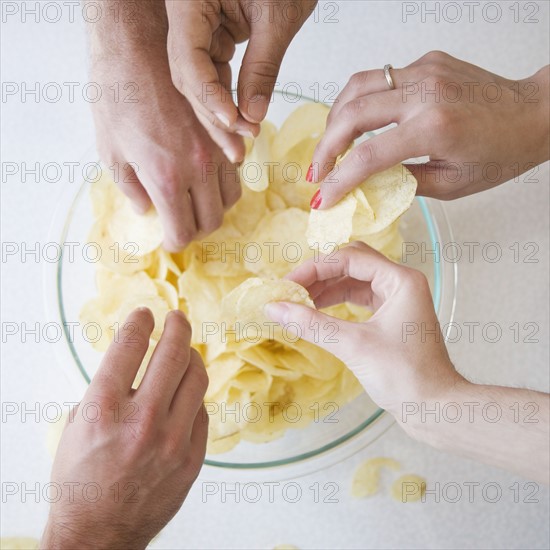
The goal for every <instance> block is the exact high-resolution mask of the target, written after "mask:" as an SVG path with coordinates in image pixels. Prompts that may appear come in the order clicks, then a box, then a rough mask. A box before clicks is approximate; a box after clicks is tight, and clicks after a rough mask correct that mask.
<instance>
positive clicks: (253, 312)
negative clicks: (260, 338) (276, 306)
mask: <svg viewBox="0 0 550 550" xmlns="http://www.w3.org/2000/svg"><path fill="white" fill-rule="evenodd" d="M269 302H295V303H298V304H303V305H306V306H308V307H312V308H314V307H315V305H314V304H313V301H312V300H311V298H310V297H309V294H308V292H307V290H306V289H305V288H304V287H302V286H300V285H299V284H298V283H295V282H294V281H286V280H270V279H260V278H255V277H251V278H250V279H247V280H246V281H244V282H243V283H242V284H241V285H239V286H238V287H237V288H235V289H234V290H233V291H231V292H230V293H229V294H228V295H227V296H226V297H225V298H224V299H223V302H222V317H223V318H224V319H227V320H229V321H231V322H233V323H235V322H236V321H240V322H242V323H258V324H259V325H263V324H264V323H268V324H269V323H273V321H272V320H271V319H269V318H268V317H267V316H266V315H265V313H264V306H265V305H266V304H268V303H269Z"/></svg>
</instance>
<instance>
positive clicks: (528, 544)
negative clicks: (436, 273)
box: [1, 0, 549, 548]
mask: <svg viewBox="0 0 550 550" xmlns="http://www.w3.org/2000/svg"><path fill="white" fill-rule="evenodd" d="M3 4H4V6H3V9H4V8H5V4H7V2H3ZM34 4H35V2H29V3H28V5H30V6H31V7H32V6H33V5H34ZM43 4H44V3H43ZM60 4H61V3H60ZM328 4H330V3H328ZM332 4H334V3H332ZM422 4H423V3H417V4H416V5H417V7H418V8H419V9H420V8H422ZM433 4H434V3H433V2H429V3H428V4H427V6H428V7H433ZM446 4H448V3H447V2H441V3H440V6H441V9H442V10H444V8H445V5H446ZM474 4H477V3H474ZM490 4H491V3H490ZM492 4H498V5H499V6H500V8H501V17H500V20H498V21H496V22H493V23H491V22H489V21H488V20H487V19H489V18H495V17H496V16H495V14H496V13H497V12H496V11H494V10H495V8H494V7H493V8H490V10H488V11H486V12H485V17H484V13H483V11H482V8H481V5H477V6H474V8H473V9H474V12H473V21H472V22H470V21H469V18H468V12H467V9H466V7H465V6H464V5H463V4H461V6H462V9H463V13H462V17H461V18H460V20H459V21H458V22H457V23H450V22H447V21H445V19H444V17H443V15H447V16H448V18H449V17H454V16H455V13H456V12H454V11H449V12H443V13H442V14H441V15H442V17H441V19H440V21H439V23H437V22H434V16H426V22H422V19H421V16H420V13H419V14H417V15H415V16H410V17H409V18H408V19H407V20H406V21H405V22H404V21H403V17H402V9H403V6H402V3H401V2H392V1H390V2H371V1H361V0H360V1H353V2H352V1H346V2H338V3H337V4H336V5H337V8H338V9H337V13H335V14H334V16H333V19H334V20H336V22H332V23H329V22H324V19H325V18H327V16H328V14H329V13H332V11H334V10H333V9H332V8H330V9H329V8H328V7H327V6H326V3H325V4H324V5H321V7H320V8H319V12H318V14H319V16H318V19H319V22H316V21H315V20H314V19H313V18H312V19H311V20H310V21H308V23H306V25H305V26H304V28H303V30H302V31H301V32H300V34H299V35H298V36H297V38H296V39H295V41H294V42H293V44H292V46H291V47H290V49H289V51H288V54H287V56H286V58H285V61H284V64H283V67H282V70H281V75H280V82H281V85H283V84H284V83H287V82H297V83H299V84H300V86H301V87H302V89H303V91H304V94H306V95H308V94H309V93H310V92H311V90H309V87H310V86H312V85H313V83H315V82H318V83H320V85H321V87H322V86H323V84H325V83H327V82H335V83H337V84H338V85H339V86H343V85H344V84H345V83H346V81H347V79H348V78H349V76H350V75H351V74H352V73H354V72H356V71H359V70H362V69H367V68H380V67H382V66H383V65H384V64H385V63H392V64H393V65H394V67H401V66H404V65H407V64H408V63H410V62H412V61H413V60H415V59H417V58H418V57H420V56H421V55H422V54H424V53H426V52H428V51H430V50H433V49H439V50H444V51H447V52H449V53H450V54H452V55H455V56H457V57H460V58H462V59H466V60H468V61H470V62H472V63H475V64H479V65H481V66H484V67H486V68H487V69H489V70H491V71H493V72H495V73H497V74H500V75H503V76H506V77H509V78H524V77H527V76H529V75H532V74H533V73H534V72H535V71H536V70H537V69H538V68H540V67H541V66H543V65H545V64H547V63H548V62H549V60H548V58H549V38H548V26H549V9H548V2H544V1H543V2H530V3H526V2H521V3H520V11H519V14H520V22H515V21H514V11H512V10H511V9H510V7H511V6H512V4H513V3H512V2H498V3H495V2H492ZM526 4H532V5H533V6H535V8H536V13H535V15H534V18H535V19H538V23H525V22H523V19H524V18H525V17H526V15H527V13H529V12H530V11H531V9H529V10H526V9H525V8H526ZM409 5H412V3H409ZM20 13H21V12H20ZM51 13H52V14H53V13H55V12H53V11H52V12H51ZM76 13H77V17H76V22H74V23H71V22H69V20H68V8H65V11H64V15H63V17H62V18H61V20H60V21H59V22H57V23H52V22H48V17H49V16H46V18H44V17H43V16H40V18H41V21H40V22H39V23H36V22H35V21H34V16H32V15H31V16H30V17H29V18H28V20H27V22H22V18H21V15H20V14H18V15H14V16H7V20H6V21H5V22H3V24H2V59H1V61H2V80H3V81H5V82H15V83H18V84H19V85H20V84H21V83H22V82H27V83H29V84H32V83H34V82H40V83H42V84H43V83H47V82H60V83H63V82H79V83H85V82H86V81H87V69H86V43H85V36H84V31H83V25H82V17H81V16H80V15H79V14H80V10H78V9H77V10H76ZM242 52H243V49H242V48H239V50H238V53H237V56H236V57H237V59H236V61H235V65H234V66H235V68H236V67H237V66H238V64H239V60H240V57H241V56H242ZM80 89H81V87H80V88H77V91H78V90H80ZM93 140H94V135H93V126H92V119H91V115H90V111H89V105H88V104H87V103H86V102H85V101H83V100H82V96H81V95H80V94H79V93H77V96H76V100H75V101H74V102H73V103H70V102H69V101H68V100H67V96H65V97H64V100H63V101H60V102H55V103H48V102H46V101H44V100H40V101H39V102H35V101H34V99H33V98H32V97H31V96H29V97H28V98H27V101H25V102H23V101H22V100H21V96H20V95H19V96H13V97H7V98H4V97H3V99H2V161H3V162H17V163H21V162H24V161H26V162H27V163H31V164H34V163H35V162H42V163H46V162H52V161H54V162H58V163H63V162H70V161H75V162H78V161H79V160H80V159H81V157H82V155H83V154H84V153H85V151H86V150H87V149H89V147H90V145H91V144H92V143H93ZM535 178H536V179H537V180H538V182H535V183H525V182H518V183H513V182H510V183H508V184H506V185H504V186H502V187H500V188H498V189H496V190H493V191H490V192H487V193H484V194H482V195H479V196H474V197H470V198H466V199H463V200H460V201H458V202H453V203H450V204H447V205H446V207H447V210H448V213H449V217H450V221H451V225H452V227H453V230H454V234H455V238H456V241H457V242H458V243H463V242H475V241H477V242H480V243H481V244H484V243H488V242H496V243H499V245H500V246H501V248H502V250H503V257H502V259H501V261H500V262H497V263H489V262H487V261H484V260H483V258H482V257H481V256H479V255H478V256H476V259H475V261H474V262H471V263H470V262H469V261H468V260H467V258H466V259H465V258H463V260H462V261H461V262H460V265H459V278H460V281H459V294H458V306H457V312H456V320H457V321H458V322H480V323H481V324H484V323H488V322H491V321H494V322H498V323H499V324H500V325H501V326H502V327H504V332H503V337H502V339H501V341H500V342H498V343H489V342H487V341H483V339H482V338H480V337H479V336H478V337H477V338H476V340H475V342H473V343H469V342H468V341H467V340H466V339H465V338H463V339H462V340H461V341H460V342H458V343H456V344H453V345H451V346H450V353H451V356H452V359H453V361H454V362H455V364H456V366H457V368H458V369H459V370H460V371H461V372H462V373H464V374H466V375H467V376H469V377H470V378H471V379H473V380H474V381H480V382H481V381H483V382H490V383H501V384H508V385H519V386H528V387H533V388H537V389H541V390H544V391H548V383H549V376H548V364H549V357H548V320H549V315H548V229H549V227H548V226H549V215H548V206H549V201H548V198H549V197H548V180H549V178H548V164H546V165H545V166H543V167H542V168H541V170H540V171H539V172H538V173H537V174H536V176H535ZM64 185H65V184H64V182H63V181H60V182H59V183H55V184H52V183H47V182H44V181H41V182H40V183H35V182H34V179H33V177H32V176H31V177H30V181H29V180H27V181H26V182H23V181H22V179H21V177H19V176H18V175H16V176H12V177H8V178H6V180H5V181H4V179H3V181H2V197H1V199H2V203H1V204H2V240H3V241H15V242H19V243H21V242H27V243H34V242H37V241H39V242H45V241H46V240H47V234H48V227H49V224H50V221H51V218H52V213H53V210H54V208H55V207H56V203H57V200H58V197H59V195H60V194H61V193H62V192H63V188H64ZM515 242H519V243H520V245H521V246H522V245H523V244H524V243H527V242H535V243H536V244H537V245H538V247H539V251H538V253H537V255H536V258H537V259H538V260H539V261H538V263H535V264H532V263H531V264H527V263H523V262H519V263H514V259H513V254H512V252H511V251H510V250H508V246H511V245H513V243H515ZM42 269H43V265H42V264H41V263H35V262H34V261H33V260H32V259H29V260H28V261H27V262H26V263H22V262H21V261H20V260H17V259H13V258H11V259H9V260H8V261H7V262H5V263H3V264H2V320H3V321H4V322H6V321H7V322H26V323H27V324H34V323H35V322H42V323H44V322H47V321H48V319H47V318H46V314H45V312H44V306H43V289H42V279H43V275H42ZM46 292H53V288H46ZM514 322H519V323H520V324H523V323H526V322H535V323H538V325H539V327H540V331H539V333H538V336H537V337H538V340H539V342H538V343H530V344H526V343H514V339H513V334H512V332H511V331H509V330H508V329H507V327H509V326H510V325H512V324H513V323H514ZM54 348H55V345H54V344H48V343H45V342H42V343H40V344H36V343H34V342H33V341H32V338H31V341H30V342H27V343H22V342H21V339H20V338H19V337H10V338H8V340H7V342H6V343H3V344H2V366H1V377H2V400H3V401H13V402H17V403H21V402H26V403H30V404H33V403H35V402H38V403H40V404H44V403H47V402H51V401H60V402H63V401H64V400H71V399H73V400H76V399H78V395H77V394H76V392H75V389H74V388H72V387H71V386H70V385H69V384H68V382H67V381H66V380H65V378H64V377H63V375H62V372H63V371H64V370H66V369H71V368H73V365H71V364H63V365H60V364H58V362H57V361H56V355H55V350H54ZM1 428H2V455H1V466H2V481H3V482H6V481H10V482H17V483H21V482H27V484H29V485H34V483H36V482H40V483H45V482H46V481H47V480H48V476H49V469H50V467H51V460H50V458H49V456H48V454H47V451H46V448H45V434H46V428H47V423H46V422H44V421H41V422H38V423H36V422H34V420H33V418H32V417H28V418H27V421H26V422H25V423H22V422H21V420H20V419H18V418H16V417H11V418H9V419H7V421H6V422H3V423H2V425H1ZM513 444H514V442H510V445H513ZM374 456H390V457H393V458H396V459H398V460H400V461H401V462H402V463H403V465H404V467H405V469H406V471H410V472H415V473H418V474H421V475H423V476H425V477H426V478H427V479H428V483H429V484H432V486H433V484H435V483H437V482H439V483H440V484H441V485H443V484H445V483H448V482H456V483H459V484H462V483H464V482H474V483H476V482H477V483H480V484H481V486H483V484H485V483H488V482H497V483H499V484H500V486H501V487H502V490H503V494H502V498H501V499H500V501H499V502H497V503H489V502H485V501H484V499H483V498H482V497H481V494H480V491H479V490H478V492H477V493H476V497H475V499H474V502H473V503H470V502H468V498H467V495H466V494H464V495H463V496H462V498H461V499H460V501H459V502H458V503H455V504H452V503H449V502H445V501H444V500H442V501H440V502H439V503H435V502H434V498H433V497H431V498H428V501H427V502H426V503H424V504H423V503H416V504H400V503H397V502H395V501H393V500H391V498H390V497H389V496H388V494H387V493H388V491H387V490H386V491H384V490H383V491H381V493H380V494H379V495H378V496H376V497H374V498H372V499H370V500H362V501H357V500H353V499H351V498H350V497H349V496H348V495H349V486H350V480H351V477H352V473H353V470H354V468H355V466H356V465H357V464H359V463H360V462H361V461H362V460H364V459H365V458H368V457H374ZM266 480H268V478H267V477H262V478H258V479H257V481H259V482H260V481H266ZM516 481H519V482H520V488H522V487H523V483H524V482H525V480H523V479H521V478H518V477H517V476H514V475H511V474H508V473H506V472H502V471H499V470H497V469H495V468H491V467H488V466H483V465H480V464H477V463H474V462H471V461H469V460H465V459H461V458H457V457H453V456H450V455H447V454H444V453H441V452H438V451H435V450H433V449H430V448H427V447H425V446H423V445H421V444H419V443H416V442H413V441H412V440H410V439H408V438H407V436H405V435H404V434H403V433H402V432H401V431H400V429H399V428H397V427H395V426H394V427H393V428H391V429H390V431H389V432H388V433H387V434H386V435H384V436H383V437H382V438H381V439H379V440H378V441H377V442H376V443H375V444H373V445H372V446H370V447H368V448H367V449H364V450H363V451H362V452H360V453H359V454H357V455H355V456H354V457H352V458H350V459H348V460H346V461H345V462H343V463H341V464H338V465H336V466H333V467H332V468H330V469H328V470H325V471H323V472H319V473H317V474H314V475H310V476H308V477H305V478H301V479H299V480H298V482H299V483H300V484H301V487H302V489H303V495H302V498H301V499H300V500H299V502H297V503H290V502H288V501H286V500H285V498H283V496H282V493H281V491H278V490H276V491H275V499H274V502H269V498H268V494H267V490H265V491H264V495H263V497H262V499H261V500H260V502H257V503H247V502H241V503H239V504H236V503H235V502H234V498H233V497H231V496H228V497H227V499H226V502H222V499H221V497H220V495H217V496H212V497H210V498H208V499H205V498H203V497H202V494H201V493H202V485H201V479H199V481H198V482H197V483H196V485H195V487H194V488H193V490H192V492H191V494H190V495H189V497H188V499H187V501H186V503H185V505H184V507H183V508H182V510H181V511H180V513H179V514H178V515H177V516H176V517H175V518H174V519H173V520H172V522H171V523H170V524H169V525H168V526H167V527H166V529H165V530H164V531H163V532H162V534H161V535H160V537H159V538H158V539H157V541H155V543H154V545H155V547H158V548H272V547H273V546H274V545H276V544H280V543H291V544H294V545H296V546H298V547H300V548H547V547H548V545H549V527H548V512H549V507H548V491H547V490H546V489H544V488H541V489H540V491H539V492H538V494H537V495H536V498H537V499H538V500H539V503H538V504H536V503H521V502H520V503H515V502H514V498H513V493H512V491H511V490H509V489H508V487H509V486H511V485H512V484H513V483H514V482H516ZM315 482H318V483H320V484H321V487H322V486H323V485H324V484H325V483H327V482H334V483H337V484H338V485H339V488H340V489H339V492H338V494H337V495H336V498H337V499H338V503H322V502H321V503H315V502H314V498H313V493H312V491H311V490H310V489H308V487H309V486H311V485H312V484H313V483H315ZM390 482H391V480H390V478H387V479H384V484H385V487H387V486H388V484H389V483H390ZM526 494H527V492H526V491H524V490H523V489H522V490H521V491H520V500H523V499H524V498H525V496H526ZM321 495H322V496H323V495H325V493H324V492H323V491H321ZM30 500H31V503H28V502H27V504H23V503H22V502H21V499H20V497H10V498H8V500H7V503H3V504H2V513H1V520H2V521H1V530H2V536H15V535H27V536H35V537H39V535H40V533H41V529H42V527H43V523H44V521H45V518H46V514H47V505H46V504H45V503H44V502H41V503H39V504H34V503H32V500H33V497H32V496H31V497H30ZM205 500H206V502H205ZM321 500H322V499H321Z"/></svg>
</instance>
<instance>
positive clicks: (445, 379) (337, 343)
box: [266, 242, 461, 416]
mask: <svg viewBox="0 0 550 550" xmlns="http://www.w3.org/2000/svg"><path fill="white" fill-rule="evenodd" d="M287 278H288V279H291V280H292V281H295V282H297V283H299V284H301V285H302V286H304V287H305V288H306V289H307V290H308V291H309V293H310V295H311V297H312V299H313V300H314V302H315V305H316V306H317V307H318V308H323V307H328V306H331V305H333V304H338V303H342V302H352V303H355V304H358V305H361V306H365V307H366V308H371V309H373V310H375V313H374V315H373V316H372V317H371V318H370V319H369V320H368V321H367V322H365V323H351V322H348V321H342V320H339V319H335V318H333V317H330V316H328V315H326V314H325V313H322V312H320V311H317V310H314V309H311V308H308V307H306V306H301V305H297V304H291V303H272V304H268V306H266V313H268V314H269V316H270V317H271V318H272V319H273V320H274V321H277V322H279V323H281V324H283V325H286V324H287V323H297V324H298V325H299V326H300V331H301V332H300V335H301V336H302V338H304V339H305V340H308V341H309V342H311V343H314V344H317V345H319V346H320V347H322V348H324V349H326V350H327V351H329V352H331V353H332V354H333V355H335V356H336V357H338V358H339V359H341V360H342V361H343V362H344V363H345V364H346V365H347V366H348V367H349V368H350V369H351V371H352V372H353V373H354V374H355V376H357V378H358V379H359V381H360V382H361V384H362V385H363V387H364V388H365V390H366V391H367V393H368V394H369V395H370V396H371V398H372V399H373V400H374V401H375V402H376V403H377V404H378V405H379V406H380V407H382V408H384V409H386V410H388V411H390V412H391V413H392V414H394V415H395V416H399V415H400V414H401V408H402V403H403V402H405V401H413V400H418V399H427V398H431V397H434V396H442V395H445V394H446V393H447V392H448V391H450V389H451V388H452V387H453V385H454V384H455V383H456V382H457V380H460V379H461V377H460V376H459V375H458V374H457V372H456V371H455V370H454V368H453V366H452V364H451V361H450V359H449V356H448V354H447V349H446V348H445V343H444V339H443V336H442V335H441V332H440V329H439V323H438V320H437V316H436V314H435V311H434V306H433V302H432V297H431V293H430V289H429V286H428V281H427V280H426V278H425V277H424V275H423V274H422V273H420V272H419V271H416V270H414V269H410V268H408V267H404V266H402V265H398V264H395V263H393V262H391V261H390V260H388V259H387V258H385V257H384V256H383V255H382V254H380V253H379V252H376V251H375V250H373V249H372V248H370V247H369V246H367V245H366V244H363V243H358V242H357V243H353V244H351V245H349V246H347V247H345V248H342V249H340V250H339V251H338V252H336V253H335V254H334V255H332V256H324V255H322V254H320V257H319V258H318V259H314V260H310V261H308V262H306V263H304V264H303V265H301V266H300V267H299V268H297V269H296V270H294V271H293V272H292V273H291V274H290V275H288V276H287ZM335 327H336V328H337V332H336V334H335V335H332V333H333V332H334V328H335ZM287 330H290V327H287ZM421 333H422V334H423V335H425V338H422V337H421Z"/></svg>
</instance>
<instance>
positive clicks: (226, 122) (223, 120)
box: [214, 113, 231, 128]
mask: <svg viewBox="0 0 550 550" xmlns="http://www.w3.org/2000/svg"><path fill="white" fill-rule="evenodd" d="M214 114H215V115H216V118H217V119H218V120H219V121H220V122H221V123H222V124H223V125H224V126H227V127H228V128H229V126H231V124H230V123H229V119H228V118H227V117H226V116H225V115H222V113H214Z"/></svg>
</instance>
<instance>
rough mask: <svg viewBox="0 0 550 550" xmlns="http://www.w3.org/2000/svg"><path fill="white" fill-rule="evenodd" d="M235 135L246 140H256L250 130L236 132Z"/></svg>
mask: <svg viewBox="0 0 550 550" xmlns="http://www.w3.org/2000/svg"><path fill="white" fill-rule="evenodd" d="M235 133H237V134H239V135H240V136H242V137H245V138H250V139H254V134H253V133H252V132H251V131H250V130H236V132H235Z"/></svg>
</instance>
